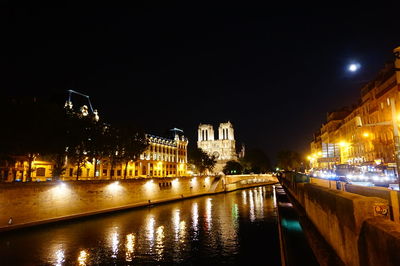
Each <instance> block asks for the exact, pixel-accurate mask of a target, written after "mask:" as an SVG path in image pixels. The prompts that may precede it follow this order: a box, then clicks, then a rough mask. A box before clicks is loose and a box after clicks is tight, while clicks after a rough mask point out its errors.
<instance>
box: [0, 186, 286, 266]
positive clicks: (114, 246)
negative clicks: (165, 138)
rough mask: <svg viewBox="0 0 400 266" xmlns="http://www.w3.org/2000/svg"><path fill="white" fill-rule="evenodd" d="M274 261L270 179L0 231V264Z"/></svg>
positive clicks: (274, 211) (275, 247)
mask: <svg viewBox="0 0 400 266" xmlns="http://www.w3.org/2000/svg"><path fill="white" fill-rule="evenodd" d="M171 264H175V265H176V264H180V265H210V266H211V265H221V264H230V265H280V249H279V237H278V229H277V209H276V199H275V196H274V193H273V188H272V186H263V187H257V188H252V189H246V190H238V191H235V192H230V193H226V194H218V195H214V196H205V197H198V198H193V199H187V200H183V201H176V202H172V203H167V204H162V205H157V206H153V207H150V208H149V207H146V208H140V209H134V210H130V211H125V212H118V213H113V214H109V215H103V216H97V217H92V218H86V219H81V220H76V221H70V222H64V223H59V224H53V225H46V226H41V227H37V228H30V229H25V230H22V231H18V232H12V233H7V234H4V235H0V265H171Z"/></svg>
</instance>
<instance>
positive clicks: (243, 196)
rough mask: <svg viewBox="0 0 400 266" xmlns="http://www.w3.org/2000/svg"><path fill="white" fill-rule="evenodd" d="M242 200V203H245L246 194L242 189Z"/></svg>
mask: <svg viewBox="0 0 400 266" xmlns="http://www.w3.org/2000/svg"><path fill="white" fill-rule="evenodd" d="M242 200H243V205H247V194H246V191H245V190H243V191H242Z"/></svg>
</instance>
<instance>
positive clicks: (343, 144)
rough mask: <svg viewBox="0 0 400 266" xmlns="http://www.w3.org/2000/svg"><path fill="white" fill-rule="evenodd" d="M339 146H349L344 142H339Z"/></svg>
mask: <svg viewBox="0 0 400 266" xmlns="http://www.w3.org/2000/svg"><path fill="white" fill-rule="evenodd" d="M339 145H340V147H347V146H349V144H348V143H347V142H345V141H341V142H340V143H339Z"/></svg>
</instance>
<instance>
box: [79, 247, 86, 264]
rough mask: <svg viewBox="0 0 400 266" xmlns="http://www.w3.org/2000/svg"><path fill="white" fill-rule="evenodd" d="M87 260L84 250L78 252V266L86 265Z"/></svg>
mask: <svg viewBox="0 0 400 266" xmlns="http://www.w3.org/2000/svg"><path fill="white" fill-rule="evenodd" d="M87 258H88V253H87V252H86V250H81V252H79V257H78V263H79V265H86V263H87Z"/></svg>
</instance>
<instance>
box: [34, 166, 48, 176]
mask: <svg viewBox="0 0 400 266" xmlns="http://www.w3.org/2000/svg"><path fill="white" fill-rule="evenodd" d="M45 175H46V168H44V167H39V168H37V169H36V176H45Z"/></svg>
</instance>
